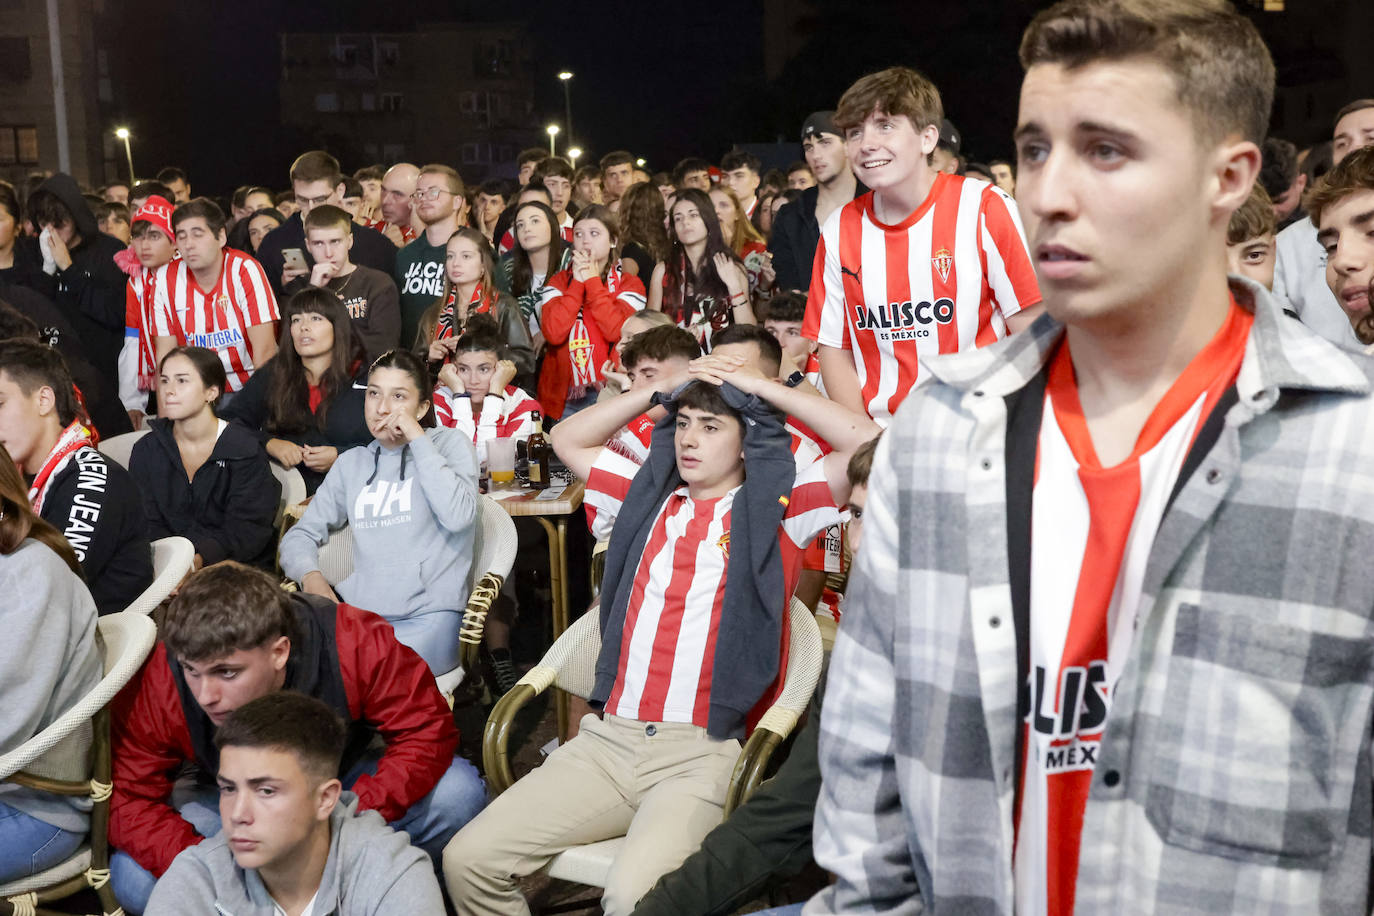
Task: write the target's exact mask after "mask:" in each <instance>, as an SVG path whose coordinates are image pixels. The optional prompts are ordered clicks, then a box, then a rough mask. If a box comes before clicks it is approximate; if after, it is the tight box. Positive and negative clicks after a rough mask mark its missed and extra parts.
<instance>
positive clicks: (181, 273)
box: [153, 248, 281, 391]
mask: <svg viewBox="0 0 1374 916" xmlns="http://www.w3.org/2000/svg"><path fill="white" fill-rule="evenodd" d="M153 295H154V300H153V301H154V305H153V328H154V333H155V334H156V335H157V336H158V337H174V338H176V341H177V344H178V346H187V345H190V346H196V347H205V348H206V349H208V350H214V351H216V352H217V353H219V358H220V360H221V361H222V362H223V363H224V371H225V374H227V375H228V376H229V390H230V391H238V390H239V389H240V388H242V387H243V385H244V383H245V382H247V381H248V379H249V377H250V376H252V374H253V370H254V369H256V368H257V367H256V366H255V365H254V363H253V356H252V354H251V353H250V352H249V350H248V329H249V328H253V327H257V326H258V325H260V324H268V323H269V322H273V321H276V320H278V319H279V318H280V317H281V315H280V313H278V311H277V300H276V298H275V297H274V296H273V295H272V287H271V286H270V285H269V284H268V282H267V274H266V273H264V272H263V269H262V265H260V264H258V262H257V261H255V260H253V259H252V258H251V257H249V256H248V255H246V254H244V253H243V252H242V251H236V250H234V249H233V248H226V249H224V261H223V263H222V264H221V265H220V272H219V280H218V281H216V283H215V286H214V288H213V289H210V290H203V289H201V288H200V285H199V284H198V283H196V278H195V276H194V275H193V274H192V273H191V269H190V268H189V267H187V266H186V262H185V261H182V260H181V259H177V260H174V261H172V262H171V263H170V264H168V265H166V266H165V267H161V268H159V275H158V278H157V281H156V288H155V289H154V291H153Z"/></svg>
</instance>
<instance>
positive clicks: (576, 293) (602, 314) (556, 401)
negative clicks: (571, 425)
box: [537, 264, 646, 420]
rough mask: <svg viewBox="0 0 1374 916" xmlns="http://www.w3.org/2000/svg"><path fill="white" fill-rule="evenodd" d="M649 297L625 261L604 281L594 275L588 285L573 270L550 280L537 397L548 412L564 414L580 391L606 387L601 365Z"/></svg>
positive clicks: (541, 316)
mask: <svg viewBox="0 0 1374 916" xmlns="http://www.w3.org/2000/svg"><path fill="white" fill-rule="evenodd" d="M645 301H646V300H645V298H644V284H643V283H641V282H640V280H639V278H638V277H636V276H634V275H633V274H624V273H622V272H621V269H620V265H619V264H617V265H616V266H615V267H614V268H612V269H611V270H610V271H609V273H608V274H607V276H606V279H605V280H604V281H603V280H602V279H601V278H600V277H592V278H590V279H589V280H587V282H586V283H583V282H582V281H581V280H575V279H573V272H572V270H571V269H569V270H564V271H561V272H559V273H556V274H554V275H553V276H552V277H550V278H549V282H548V284H547V285H546V286H545V288H544V296H543V299H542V301H541V302H540V305H539V325H540V329H541V330H542V331H543V332H544V343H545V347H546V349H545V351H544V370H543V373H542V374H541V375H540V376H539V391H538V392H537V395H538V397H539V403H541V404H543V405H544V416H546V417H552V418H553V419H555V420H556V419H558V418H559V417H561V416H563V405H564V403H565V402H566V401H567V400H568V395H569V393H570V392H571V391H573V390H574V389H576V390H577V391H578V392H579V393H585V392H587V391H598V390H600V388H601V386H602V384H604V382H605V378H604V377H603V376H602V375H601V367H602V366H603V365H604V364H605V362H606V359H607V358H608V356H609V355H610V351H611V347H613V346H614V345H615V343H616V342H617V341H618V340H620V326H621V325H622V324H624V323H625V319H626V318H629V317H630V316H631V315H633V314H634V313H635V312H637V311H639V310H640V309H642V308H644V306H645ZM583 330H585V336H583V335H581V333H580V332H582V331H583Z"/></svg>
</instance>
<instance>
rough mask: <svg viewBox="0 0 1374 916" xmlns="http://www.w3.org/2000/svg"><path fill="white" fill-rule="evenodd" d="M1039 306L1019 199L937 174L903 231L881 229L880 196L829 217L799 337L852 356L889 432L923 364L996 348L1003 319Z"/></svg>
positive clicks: (875, 413)
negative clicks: (877, 210)
mask: <svg viewBox="0 0 1374 916" xmlns="http://www.w3.org/2000/svg"><path fill="white" fill-rule="evenodd" d="M1039 301H1040V288H1039V286H1038V285H1037V284H1036V280H1035V269H1034V266H1033V265H1032V264H1031V259H1030V256H1029V255H1028V254H1027V252H1026V238H1025V233H1024V231H1023V230H1022V228H1021V220H1020V218H1019V217H1018V216H1017V213H1016V204H1015V202H1014V201H1013V200H1012V199H1011V198H1010V197H1008V196H1007V194H1006V193H1005V192H1003V191H1002V190H1001V189H1000V188H998V187H997V186H996V185H993V184H989V183H988V182H986V181H978V180H976V179H972V178H961V177H959V176H957V175H947V174H944V173H941V174H939V175H937V176H936V178H935V184H934V185H932V186H931V189H930V193H929V194H928V195H927V196H926V199H925V202H924V203H922V204H921V206H920V207H918V208H917V209H916V210H915V211H914V212H913V213H912V214H911V215H910V216H908V217H907V218H906V219H904V220H902V222H900V223H898V224H897V225H895V226H888V225H884V224H883V223H880V222H878V219H877V217H876V216H875V215H874V211H873V192H872V191H870V192H869V193H867V194H864V195H862V196H860V197H857V198H855V199H854V200H853V201H851V202H850V203H848V204H845V205H844V206H843V207H841V208H840V209H839V210H838V211H836V212H835V213H833V214H832V215H831V216H830V218H829V219H827V220H826V221H825V226H824V227H823V228H822V229H821V240H820V244H819V245H818V246H817V247H816V260H815V263H814V265H813V267H812V277H811V290H810V294H809V298H808V300H807V304H806V320H805V322H804V323H803V324H802V334H804V335H805V336H806V337H808V338H810V339H811V340H814V341H817V342H818V343H820V344H821V345H823V346H827V347H835V348H840V349H845V350H852V351H853V357H854V364H855V367H856V369H857V370H858V374H859V384H860V386H861V387H862V390H863V403H864V406H865V407H866V408H867V409H868V413H869V415H870V416H871V417H873V419H874V420H875V421H877V422H878V423H880V424H882V425H883V426H886V425H887V422H888V420H889V418H890V417H891V416H892V415H893V414H894V413H895V412H896V411H897V406H898V405H899V404H901V402H902V400H903V399H904V398H905V397H906V396H907V394H908V393H909V392H910V391H911V389H912V387H913V386H914V385H915V384H916V381H917V374H918V365H917V364H918V361H919V360H920V359H922V358H925V357H929V356H934V355H935V354H937V353H955V352H958V351H960V350H965V349H968V348H970V347H981V346H984V345H986V344H990V343H992V342H993V341H995V340H1000V339H1001V338H1002V337H1005V336H1006V333H1007V327H1006V319H1007V318H1009V317H1011V316H1012V315H1015V314H1016V313H1017V312H1019V311H1021V310H1022V309H1024V308H1030V307H1031V306H1034V305H1036V304H1037V303H1038V302H1039Z"/></svg>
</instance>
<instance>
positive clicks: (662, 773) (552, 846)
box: [444, 716, 740, 916]
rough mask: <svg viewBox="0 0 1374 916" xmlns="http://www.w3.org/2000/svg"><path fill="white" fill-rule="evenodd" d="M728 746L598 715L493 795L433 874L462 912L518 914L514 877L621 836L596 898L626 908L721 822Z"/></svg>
mask: <svg viewBox="0 0 1374 916" xmlns="http://www.w3.org/2000/svg"><path fill="white" fill-rule="evenodd" d="M739 753H740V743H739V742H738V741H735V740H730V741H717V740H715V739H713V738H710V737H708V736H707V734H706V730H705V729H703V728H698V727H697V726H694V725H683V724H679V723H664V722H638V721H635V720H632V719H621V718H618V717H616V716H607V717H606V718H605V720H602V719H598V718H597V717H596V716H585V717H584V718H583V719H582V724H581V731H579V732H578V735H577V737H576V738H573V739H572V740H571V741H569V742H568V743H567V744H565V745H563V746H562V747H560V748H559V749H558V750H556V751H554V752H553V753H552V754H551V755H549V759H548V760H546V761H545V762H544V765H543V766H541V767H539V768H538V769H536V770H534V771H533V772H531V773H530V774H529V775H528V776H526V777H525V778H523V779H521V780H520V781H519V782H517V783H516V784H515V785H514V786H512V787H511V788H510V789H508V790H507V791H506V792H505V793H503V794H502V795H500V796H498V797H497V798H496V799H495V800H494V801H493V802H492V803H491V804H490V805H488V806H487V808H486V810H484V811H483V812H482V813H481V814H479V815H478V816H477V817H476V818H474V819H473V820H472V821H471V822H469V823H468V825H467V826H466V827H464V828H463V829H462V830H460V831H459V832H458V834H457V836H455V837H454V838H453V840H452V841H451V842H450V843H449V844H448V847H447V848H445V850H444V880H445V883H446V884H447V885H448V892H449V896H450V897H451V898H452V900H453V904H454V906H455V907H456V908H457V910H458V912H459V913H462V914H464V916H470V914H471V916H486V914H491V916H498V914H499V916H523V914H526V913H529V907H528V905H527V904H526V903H525V899H524V897H522V896H521V894H520V891H519V888H518V886H517V884H516V879H517V878H519V877H522V876H524V875H529V874H533V873H534V872H536V871H538V870H539V869H541V868H543V867H544V866H545V865H547V864H548V862H549V860H551V859H552V858H553V857H554V856H556V855H558V853H560V852H562V851H563V850H565V849H568V848H569V847H572V846H580V845H583V844H586V843H595V842H598V841H600V840H606V839H610V838H612V837H617V836H624V837H625V838H626V841H625V845H624V847H623V848H622V852H621V854H620V856H619V857H618V858H617V859H616V861H615V864H614V865H613V866H612V868H611V874H610V878H609V880H608V882H607V885H606V888H605V891H604V893H603V894H602V897H601V904H602V907H603V908H604V909H605V912H606V914H607V916H623V914H629V913H630V912H631V911H633V910H634V907H635V904H637V903H638V902H639V898H640V897H642V896H644V894H646V893H647V892H648V891H649V889H650V888H651V887H653V885H654V883H655V882H657V881H658V879H659V878H660V877H662V876H663V875H665V874H667V873H668V872H670V871H672V870H673V869H675V868H677V866H678V865H680V864H682V861H683V860H684V859H686V858H687V856H689V855H691V854H692V853H693V852H695V851H696V849H697V848H698V847H699V846H700V845H701V840H702V838H703V837H705V836H706V834H707V833H709V832H710V831H711V829H712V828H713V827H715V826H716V825H717V824H719V823H720V821H721V815H722V811H723V808H722V806H723V804H724V802H725V793H726V790H727V789H728V788H729V785H730V776H731V773H732V772H733V770H734V766H735V762H736V761H737V760H738V758H739Z"/></svg>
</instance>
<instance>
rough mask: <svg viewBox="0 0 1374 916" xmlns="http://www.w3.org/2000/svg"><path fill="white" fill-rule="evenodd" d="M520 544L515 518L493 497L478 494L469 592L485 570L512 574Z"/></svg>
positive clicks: (503, 574)
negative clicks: (517, 537)
mask: <svg viewBox="0 0 1374 916" xmlns="http://www.w3.org/2000/svg"><path fill="white" fill-rule="evenodd" d="M518 547H519V544H518V542H517V539H516V535H515V520H514V519H512V518H511V517H510V513H509V512H507V511H506V510H505V509H502V508H501V504H500V503H499V502H497V501H496V500H494V499H492V498H491V497H490V496H478V497H477V527H476V530H475V531H474V532H473V557H472V569H470V570H469V571H468V594H472V589H473V588H474V587H475V586H476V585H477V580H478V579H480V578H482V576H483V575H485V574H486V573H494V574H495V575H498V576H500V577H501V578H502V579H506V578H508V577H509V576H510V570H511V567H512V566H514V565H515V552H516V550H517V549H518Z"/></svg>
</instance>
